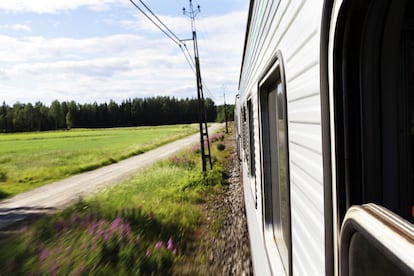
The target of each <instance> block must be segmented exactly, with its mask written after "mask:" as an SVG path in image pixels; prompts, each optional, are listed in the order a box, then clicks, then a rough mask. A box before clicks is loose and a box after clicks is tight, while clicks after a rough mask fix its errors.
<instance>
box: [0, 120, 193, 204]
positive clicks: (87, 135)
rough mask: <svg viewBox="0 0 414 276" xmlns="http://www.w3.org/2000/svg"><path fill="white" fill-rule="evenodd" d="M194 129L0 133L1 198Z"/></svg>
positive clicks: (159, 127)
mask: <svg viewBox="0 0 414 276" xmlns="http://www.w3.org/2000/svg"><path fill="white" fill-rule="evenodd" d="M196 131H197V125H195V124H193V125H174V126H157V127H135V128H111V129H72V130H65V131H48V132H35V133H17V134H0V198H5V197H9V196H12V195H15V194H18V193H21V192H24V191H27V190H30V189H33V188H35V187H39V186H41V185H44V184H46V183H50V182H53V181H56V180H59V179H62V178H65V177H68V176H70V175H74V174H77V173H81V172H85V171H89V170H93V169H96V168H99V167H102V166H105V165H109V164H111V163H115V162H118V161H119V160H122V159H125V158H128V157H131V156H134V155H137V154H140V153H143V152H145V151H148V150H151V149H153V148H156V147H159V146H160V145H163V144H166V143H168V142H171V141H174V140H177V139H179V138H182V137H185V136H188V135H189V134H191V133H195V132H196Z"/></svg>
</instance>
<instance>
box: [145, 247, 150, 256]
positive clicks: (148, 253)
mask: <svg viewBox="0 0 414 276" xmlns="http://www.w3.org/2000/svg"><path fill="white" fill-rule="evenodd" d="M149 255H151V251H150V250H149V249H147V253H145V256H147V257H149Z"/></svg>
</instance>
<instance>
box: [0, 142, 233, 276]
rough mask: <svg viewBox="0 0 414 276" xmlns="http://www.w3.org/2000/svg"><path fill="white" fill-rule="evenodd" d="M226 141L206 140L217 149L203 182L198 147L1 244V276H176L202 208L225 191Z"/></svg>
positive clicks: (180, 270) (30, 227)
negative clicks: (223, 184)
mask: <svg viewBox="0 0 414 276" xmlns="http://www.w3.org/2000/svg"><path fill="white" fill-rule="evenodd" d="M223 137H224V135H223V134H219V135H212V136H210V139H211V140H216V142H215V143H214V144H212V156H213V170H209V171H208V173H207V174H206V175H204V174H203V173H202V172H201V164H200V163H201V162H200V154H199V147H197V146H196V147H193V148H191V149H187V150H185V151H183V152H182V153H180V154H178V155H177V156H174V157H172V158H170V159H168V160H165V161H161V162H159V163H157V164H155V165H154V166H152V167H150V168H147V169H145V170H143V171H140V172H139V173H138V174H136V175H135V176H133V177H131V178H130V179H129V180H127V181H124V182H123V183H120V184H118V185H116V186H114V187H112V188H108V189H107V190H105V191H103V192H102V193H100V194H98V195H96V196H94V197H92V198H87V199H84V200H82V201H80V202H79V203H77V204H76V205H75V206H73V207H70V208H68V209H66V210H64V211H63V212H62V213H59V214H56V215H53V216H50V217H45V218H44V219H42V220H40V221H37V222H36V223H35V224H34V225H31V226H28V227H22V228H21V229H20V230H19V231H18V233H17V234H15V235H14V236H12V237H8V238H7V239H3V240H0V247H1V248H2V250H0V267H1V268H2V273H4V274H5V275H9V274H14V275H181V274H182V273H181V272H182V271H183V268H182V267H181V266H182V265H183V262H182V259H183V255H191V252H190V253H188V251H191V250H192V249H191V248H190V245H189V244H191V243H192V242H193V238H194V232H195V231H196V229H197V227H199V226H200V223H201V221H202V220H205V219H206V218H203V214H202V206H203V205H202V204H203V203H204V202H206V201H207V200H208V199H209V198H210V197H212V196H214V195H215V194H217V193H219V192H221V191H222V182H223V177H224V173H223V171H224V169H223V168H224V164H225V162H226V160H227V159H228V158H229V153H228V152H227V151H226V150H224V146H223V144H222V142H220V140H221V139H222V138H223ZM219 145H221V146H219ZM184 253H185V254H184ZM187 261H189V262H191V263H194V260H187ZM178 266H180V267H178ZM0 274H1V273H0Z"/></svg>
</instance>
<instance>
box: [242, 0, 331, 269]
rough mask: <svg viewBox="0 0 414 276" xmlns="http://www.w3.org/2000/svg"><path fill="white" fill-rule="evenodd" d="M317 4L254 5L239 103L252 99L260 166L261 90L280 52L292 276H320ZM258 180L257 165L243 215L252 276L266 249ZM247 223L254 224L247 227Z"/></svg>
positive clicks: (276, 264)
mask: <svg viewBox="0 0 414 276" xmlns="http://www.w3.org/2000/svg"><path fill="white" fill-rule="evenodd" d="M322 5H323V1H321V0H309V1H306V0H290V1H288V0H280V1H269V0H267V1H254V7H253V10H252V11H251V22H250V29H249V32H248V40H247V43H246V48H245V56H244V61H243V67H242V72H241V80H240V103H241V104H243V103H246V101H247V100H248V99H251V101H252V106H253V108H254V112H253V113H254V132H255V141H254V142H255V145H254V148H255V151H256V152H255V157H256V160H255V162H256V164H260V162H261V160H260V158H261V154H260V148H261V145H260V136H259V135H260V120H259V110H258V108H259V107H258V105H259V103H258V83H259V81H260V78H261V77H262V76H263V75H264V74H265V73H266V71H265V70H266V68H267V67H268V66H269V65H270V62H271V61H272V60H273V58H274V56H275V53H276V52H277V51H281V53H282V56H283V59H284V69H285V75H286V91H287V111H288V129H289V151H290V152H289V162H290V163H289V164H290V189H291V195H290V196H291V198H290V199H291V229H292V230H291V235H292V266H293V267H292V269H293V274H294V275H324V274H325V261H324V255H325V252H324V251H325V248H324V237H325V233H324V202H323V172H322V141H321V111H320V78H319V54H320V53H319V46H320V22H321V16H322ZM245 171H246V170H245ZM261 173H262V172H261V166H260V165H256V173H255V181H256V189H257V192H258V194H257V203H258V204H257V209H253V211H252V207H253V208H254V202H253V201H252V199H254V198H255V195H254V193H255V189H254V188H253V187H254V184H253V183H250V181H251V180H250V177H249V176H248V175H247V174H246V173H244V182H245V183H244V185H245V190H246V209H247V210H248V219H249V224H250V225H249V231H250V236H251V237H253V238H254V242H253V241H252V251H253V261H254V268H255V271H256V274H257V275H263V274H262V273H263V272H266V269H264V266H263V260H257V259H258V258H255V257H254V256H255V251H256V254H259V253H257V252H259V250H263V243H264V242H263V217H262V213H263V209H262V198H261V195H262V191H261V188H262V185H263V183H261V182H262V179H261V178H262V175H261ZM246 182H247V183H246ZM249 204H250V206H249ZM254 210H255V211H254ZM252 223H256V225H254V226H251V225H252ZM252 232H255V233H252ZM260 238H261V239H260ZM253 243H255V244H253ZM256 243H258V244H260V246H259V245H257V244H256ZM265 252H267V259H268V261H269V262H270V267H271V269H272V272H273V274H275V275H283V274H284V270H283V267H280V266H281V260H280V259H279V256H278V254H277V252H274V249H269V248H267V249H266V251H265Z"/></svg>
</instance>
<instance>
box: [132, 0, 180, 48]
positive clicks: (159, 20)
mask: <svg viewBox="0 0 414 276" xmlns="http://www.w3.org/2000/svg"><path fill="white" fill-rule="evenodd" d="M139 2H141V4H142V5H143V6H144V7H145V8H146V9H147V10H148V11H149V12H150V13H151V14H152V15H153V16H154V17H155V19H157V21H158V22H160V23H161V25H162V26H164V28H165V29H167V31H168V32H169V33H170V34H171V35H172V36H173V37H175V38H176V39H177V40H178V41H180V42H181V39H180V38H178V36H176V35H175V33H174V32H173V31H171V30H170V28H168V27H167V25H165V24H164V22H162V21H161V19H159V18H158V16H157V15H156V14H155V13H154V12H153V11H152V10H151V9H150V8H149V7H148V6H147V5H145V3H144V2H143V1H142V0H139Z"/></svg>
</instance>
